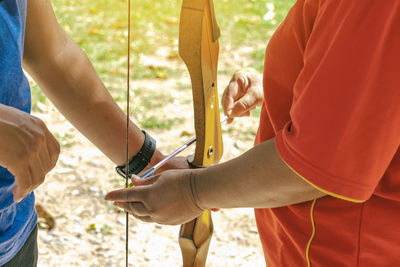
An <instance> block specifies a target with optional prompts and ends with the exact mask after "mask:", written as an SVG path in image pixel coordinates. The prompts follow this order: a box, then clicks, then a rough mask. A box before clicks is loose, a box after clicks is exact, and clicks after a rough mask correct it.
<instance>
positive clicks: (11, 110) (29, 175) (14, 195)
mask: <svg viewBox="0 0 400 267" xmlns="http://www.w3.org/2000/svg"><path fill="white" fill-rule="evenodd" d="M22 66H23V67H24V68H25V70H27V71H28V72H29V74H30V75H31V76H32V77H33V78H34V80H35V81H36V82H37V84H38V85H39V86H40V88H41V89H42V90H43V91H44V93H45V94H46V95H47V96H48V97H49V99H50V100H51V101H52V102H53V103H54V104H55V106H56V107H57V108H58V109H59V110H60V111H61V112H62V113H63V115H64V116H65V117H66V118H67V119H68V120H69V121H70V122H71V123H72V124H74V126H75V127H76V128H77V129H78V130H79V131H81V132H82V133H83V134H84V135H85V136H86V137H87V138H88V139H89V140H90V141H91V142H93V143H94V144H95V145H96V146H97V147H98V148H99V149H100V150H101V151H102V152H103V153H104V154H105V155H106V156H107V157H109V158H110V159H111V160H112V161H114V162H115V163H116V164H117V165H123V164H125V161H126V160H125V157H126V155H125V145H126V144H125V140H126V136H125V134H126V116H125V115H124V113H123V112H122V111H121V110H120V108H119V107H118V105H117V104H116V103H115V102H114V101H113V99H112V97H111V95H110V94H109V93H108V91H107V90H106V88H105V87H104V85H103V83H102V82H101V81H100V79H99V77H98V75H97V73H96V72H95V70H94V68H93V66H92V65H91V63H90V61H89V60H88V58H87V57H86V55H85V54H84V52H83V51H82V50H81V49H80V48H79V46H78V45H77V44H76V43H75V42H74V41H72V39H71V38H69V37H68V36H67V35H66V33H65V32H64V31H63V30H62V28H61V27H60V26H59V24H58V23H57V21H56V18H55V15H54V12H53V9H52V7H51V4H50V3H49V1H48V0H0V166H2V167H0V265H4V266H24V267H28V266H36V261H37V245H36V242H37V238H36V233H37V228H36V221H37V214H36V211H35V208H34V195H33V193H32V191H33V190H34V189H35V188H36V187H38V186H39V185H40V184H41V183H42V182H43V181H44V178H45V175H46V174H47V173H48V172H49V171H50V170H51V169H52V168H53V167H54V166H55V164H56V161H57V159H58V155H59V153H60V148H59V145H58V143H57V141H56V139H55V138H54V137H53V135H52V134H51V133H50V132H49V130H48V129H47V127H46V126H45V124H44V123H43V122H42V121H41V120H40V119H38V118H36V117H34V116H32V115H30V114H29V113H30V106H31V100H30V97H31V96H30V88H29V83H28V81H27V79H26V77H25V75H24V72H23V70H22ZM144 142H145V136H144V134H143V133H142V132H141V131H140V129H139V128H138V127H137V126H136V125H135V124H134V123H131V124H130V129H129V154H130V155H129V156H130V158H134V156H135V155H136V154H137V153H138V152H139V151H141V149H142V145H143V143H144ZM163 157H164V156H163V155H162V154H161V153H160V152H159V151H158V150H156V151H155V152H154V154H153V155H152V157H151V161H150V163H149V166H152V165H154V164H155V163H156V162H158V161H159V160H161V159H162V158H163ZM180 166H181V167H185V166H186V164H184V163H183V161H180V160H175V161H171V162H170V163H169V166H168V167H170V168H172V167H180Z"/></svg>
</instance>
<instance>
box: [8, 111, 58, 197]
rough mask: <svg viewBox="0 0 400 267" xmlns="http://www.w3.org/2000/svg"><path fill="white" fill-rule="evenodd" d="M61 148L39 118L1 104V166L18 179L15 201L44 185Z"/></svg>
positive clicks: (14, 191)
mask: <svg viewBox="0 0 400 267" xmlns="http://www.w3.org/2000/svg"><path fill="white" fill-rule="evenodd" d="M59 154H60V145H59V144H58V142H57V140H56V139H55V138H54V136H53V135H52V134H51V133H50V131H49V130H48V129H47V127H46V125H45V124H44V123H43V121H41V120H40V119H39V118H37V117H35V116H32V115H29V114H27V113H25V112H22V111H20V110H18V109H15V108H13V107H9V106H6V105H2V104H0V166H2V167H4V168H7V169H8V171H10V172H11V173H12V174H13V175H14V176H15V187H14V188H13V195H14V201H16V202H19V201H21V200H22V199H23V198H24V197H25V196H26V195H27V194H29V193H30V192H32V191H33V190H34V189H35V188H36V187H38V186H39V185H40V184H41V183H43V181H44V178H45V176H46V174H47V173H48V172H49V171H50V170H51V169H53V168H54V166H55V165H56V162H57V159H58V155H59Z"/></svg>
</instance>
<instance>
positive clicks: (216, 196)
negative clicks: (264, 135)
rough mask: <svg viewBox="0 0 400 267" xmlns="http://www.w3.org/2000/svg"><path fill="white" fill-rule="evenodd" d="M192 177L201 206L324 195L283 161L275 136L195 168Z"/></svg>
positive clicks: (262, 204) (281, 202)
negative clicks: (223, 159)
mask: <svg viewBox="0 0 400 267" xmlns="http://www.w3.org/2000/svg"><path fill="white" fill-rule="evenodd" d="M191 179H192V186H193V193H194V197H195V200H196V202H197V204H198V205H199V207H201V208H202V209H210V208H213V207H221V208H237V207H252V208H274V207H282V206H287V205H291V204H296V203H300V202H304V201H309V200H312V199H316V198H320V197H322V196H324V195H325V194H324V193H323V192H321V191H319V190H317V189H316V188H314V187H313V186H311V185H310V184H309V183H307V182H306V181H305V180H303V179H302V178H301V177H299V176H298V175H297V174H296V173H294V171H292V170H291V169H290V168H289V167H288V166H287V165H286V163H285V162H284V161H283V160H282V159H281V158H280V156H279V154H278V152H277V150H276V146H275V140H274V139H271V140H268V141H266V142H264V143H261V144H259V145H257V146H256V147H254V148H252V149H250V150H249V151H247V152H246V153H244V154H243V155H241V156H240V157H237V158H235V159H233V160H230V161H228V162H226V163H223V164H219V165H216V166H211V167H209V168H206V169H202V170H198V171H196V172H194V173H193V176H192V178H191Z"/></svg>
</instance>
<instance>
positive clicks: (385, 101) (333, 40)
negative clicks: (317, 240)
mask: <svg viewBox="0 0 400 267" xmlns="http://www.w3.org/2000/svg"><path fill="white" fill-rule="evenodd" d="M326 2H328V4H326V5H327V6H325V7H323V8H321V10H322V11H321V13H320V14H319V15H318V16H317V19H316V21H315V24H314V28H313V31H312V33H311V35H310V38H309V40H308V42H307V46H306V49H305V52H304V67H303V69H302V71H301V72H300V74H299V76H298V78H297V80H296V83H295V85H294V89H293V92H294V97H293V104H292V107H291V110H290V121H289V122H288V123H287V124H286V126H285V127H284V128H283V129H282V130H281V131H279V132H278V133H277V135H276V145H277V149H278V152H279V154H280V156H281V158H282V159H283V160H284V161H285V162H286V163H287V165H288V166H289V167H290V168H292V170H293V171H295V172H296V173H297V174H298V175H300V176H301V177H302V178H303V179H305V180H306V181H308V182H309V183H310V184H312V185H313V186H315V187H317V188H318V189H320V190H321V191H324V192H325V193H328V194H330V195H333V196H336V197H340V198H342V199H346V200H351V201H356V202H361V201H365V200H367V199H368V198H369V197H370V196H371V195H372V194H373V192H374V190H375V188H376V186H377V184H378V183H379V181H380V179H381V178H382V177H383V175H384V173H385V171H386V169H387V168H388V167H389V165H390V162H391V161H392V159H393V157H394V156H395V154H396V152H397V150H398V148H399V144H400V60H399V58H400V34H399V32H398V25H400V4H399V3H400V2H398V1H385V3H383V2H381V1H341V3H342V4H335V7H334V4H333V3H332V2H336V1H326ZM329 2H331V6H329ZM344 2H346V3H347V4H343V3H344ZM356 2H357V3H356Z"/></svg>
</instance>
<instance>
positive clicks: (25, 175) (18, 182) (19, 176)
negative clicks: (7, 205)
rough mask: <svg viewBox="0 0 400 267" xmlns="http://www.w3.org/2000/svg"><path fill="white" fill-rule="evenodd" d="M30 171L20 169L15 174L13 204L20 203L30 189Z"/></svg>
mask: <svg viewBox="0 0 400 267" xmlns="http://www.w3.org/2000/svg"><path fill="white" fill-rule="evenodd" d="M31 173H32V171H31V170H30V169H29V168H28V169H22V170H19V171H18V172H16V174H15V186H14V188H13V191H12V193H13V196H14V201H15V202H20V201H21V200H22V199H23V198H24V197H25V196H26V195H27V194H29V192H31V191H30V188H31V187H32V180H33V179H32V174H31Z"/></svg>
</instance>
